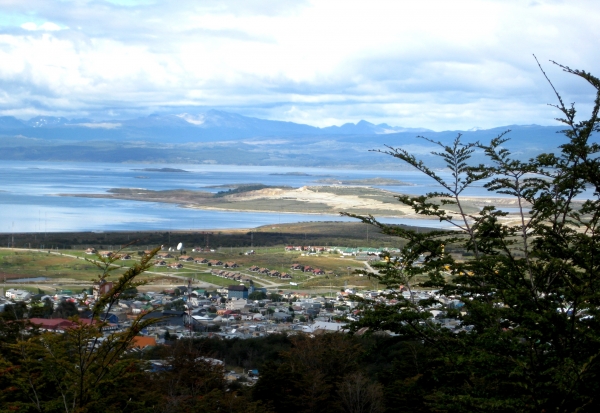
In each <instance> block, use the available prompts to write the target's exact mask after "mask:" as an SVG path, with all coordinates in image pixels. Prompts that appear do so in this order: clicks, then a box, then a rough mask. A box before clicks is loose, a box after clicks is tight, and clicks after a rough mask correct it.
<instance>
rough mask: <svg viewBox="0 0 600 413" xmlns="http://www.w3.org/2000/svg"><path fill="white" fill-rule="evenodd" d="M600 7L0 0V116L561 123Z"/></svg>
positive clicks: (581, 89)
mask: <svg viewBox="0 0 600 413" xmlns="http://www.w3.org/2000/svg"><path fill="white" fill-rule="evenodd" d="M599 21H600V1H597V0H565V1H561V0H535V1H529V0H419V1H414V0H368V1H367V0H362V1H355V0H294V1H286V0H177V1H172V0H0V115H3V116H15V117H17V118H20V119H29V118H32V117H34V116H39V115H43V116H64V117H67V118H89V119H93V120H100V119H103V120H105V119H128V118H133V117H142V116H148V115H150V114H153V113H159V114H161V113H165V114H166V113H191V114H196V113H202V112H204V111H206V110H208V109H219V110H225V111H229V112H234V113H239V114H242V115H246V116H254V117H259V118H263V119H273V120H282V121H291V122H298V123H305V124H309V125H314V126H319V127H323V126H330V125H341V124H344V123H347V122H352V123H356V122H358V121H359V120H361V119H364V120H367V121H369V122H372V123H375V124H379V123H387V124H389V125H392V126H403V127H414V128H417V127H421V128H429V129H433V130H457V129H461V130H466V129H471V128H474V127H479V128H490V127H496V126H504V125H513V124H540V125H555V124H557V122H556V121H555V120H554V118H555V117H557V116H558V112H557V111H556V110H554V109H553V108H552V107H550V106H548V104H554V103H556V97H555V96H554V94H553V91H552V88H551V87H550V86H549V84H548V83H547V81H546V80H545V78H544V76H543V74H542V73H541V71H540V69H539V67H538V65H537V62H536V60H535V59H534V57H533V55H534V54H535V56H537V58H538V60H539V62H540V63H541V64H542V66H543V68H544V70H545V71H546V72H547V74H548V76H549V77H550V78H551V80H552V82H553V83H554V85H555V87H556V89H557V90H558V91H559V92H560V93H561V94H562V96H563V98H564V99H565V101H566V102H568V103H570V102H575V103H576V104H577V106H578V108H579V109H580V110H582V111H583V112H585V110H586V109H587V110H589V108H590V102H591V100H592V99H593V92H594V91H593V90H592V89H591V87H589V86H588V85H586V84H585V82H584V81H582V80H581V79H579V78H577V77H575V76H572V75H568V74H565V73H563V72H562V70H561V68H560V67H558V66H556V65H554V64H552V63H551V62H550V60H553V61H556V62H558V63H561V64H563V65H567V66H569V67H572V68H575V69H582V70H586V71H590V72H591V73H592V74H595V75H596V76H600V53H598V39H600V25H599V24H598V22H599Z"/></svg>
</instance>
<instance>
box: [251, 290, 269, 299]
mask: <svg viewBox="0 0 600 413" xmlns="http://www.w3.org/2000/svg"><path fill="white" fill-rule="evenodd" d="M265 298H267V294H266V293H265V292H263V291H253V292H252V293H251V294H248V299H249V300H264V299H265Z"/></svg>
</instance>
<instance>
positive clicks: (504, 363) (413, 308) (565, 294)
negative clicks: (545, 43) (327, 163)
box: [348, 65, 600, 412]
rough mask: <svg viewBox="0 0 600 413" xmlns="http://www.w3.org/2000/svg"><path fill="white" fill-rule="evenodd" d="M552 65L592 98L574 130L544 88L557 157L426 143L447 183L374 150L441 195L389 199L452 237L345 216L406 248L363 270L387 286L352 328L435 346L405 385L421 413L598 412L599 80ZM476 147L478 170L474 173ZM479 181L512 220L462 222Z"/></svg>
mask: <svg viewBox="0 0 600 413" xmlns="http://www.w3.org/2000/svg"><path fill="white" fill-rule="evenodd" d="M559 66H560V67H561V68H562V69H563V70H564V71H565V72H567V73H569V74H572V75H575V76H577V77H579V78H581V79H583V80H585V81H586V82H587V83H588V84H589V85H591V86H592V87H593V88H594V89H595V93H596V96H595V99H594V105H593V108H592V111H591V115H590V116H589V118H587V119H586V120H583V121H577V120H576V110H575V108H574V106H573V105H571V106H570V107H567V106H566V105H565V104H564V102H563V99H562V97H561V96H560V95H559V94H558V93H557V92H556V90H555V89H554V86H552V88H553V89H554V91H555V92H556V95H557V98H558V102H559V103H558V104H557V105H553V106H554V107H555V108H557V109H558V110H559V111H560V112H561V117H559V118H558V120H559V121H560V122H562V123H563V124H564V125H565V126H566V129H565V130H564V131H563V133H564V135H565V137H566V142H565V143H564V144H563V145H561V146H560V153H557V154H542V155H539V156H538V157H536V158H535V159H531V160H529V161H522V160H518V159H515V158H514V157H513V156H512V154H511V153H510V151H509V150H507V149H506V148H505V147H504V146H503V145H504V143H505V142H506V139H507V138H506V136H505V134H501V135H500V136H498V137H497V138H495V139H493V140H492V141H491V142H490V143H489V144H482V143H479V142H475V143H466V144H464V143H462V142H461V137H460V136H458V137H457V138H456V139H455V140H454V142H453V143H452V144H450V145H444V144H442V143H441V142H432V141H430V140H429V141H430V142H432V143H434V144H436V145H437V146H438V147H439V148H440V150H438V151H437V152H434V155H437V156H439V157H441V158H442V160H443V161H444V162H445V163H446V166H447V168H448V169H449V170H450V172H451V174H450V176H451V178H450V179H448V180H446V179H444V178H443V177H442V176H441V175H440V174H439V173H437V172H436V171H434V170H432V169H430V168H429V167H427V166H426V165H425V164H424V163H423V162H422V161H420V160H418V159H416V158H415V157H414V156H413V155H412V154H410V153H408V152H407V151H406V150H404V149H402V148H392V147H388V149H387V150H384V151H379V152H382V153H385V154H388V155H391V156H394V157H395V158H397V159H399V160H401V161H403V162H405V163H407V164H409V165H411V166H413V167H414V168H416V169H417V170H419V171H421V172H422V173H424V174H425V175H427V176H429V177H430V178H431V179H433V180H434V181H436V182H437V183H438V184H439V185H440V186H441V188H442V190H441V192H436V193H430V194H427V195H425V196H419V197H411V196H406V195H403V196H399V197H398V200H399V201H400V202H402V203H404V204H405V205H408V206H410V207H412V209H413V210H414V211H415V212H416V213H418V214H420V215H424V216H429V217H436V218H438V219H439V220H440V221H444V222H447V223H449V224H451V225H452V227H453V229H452V230H432V231H429V232H420V233H417V232H414V231H410V230H407V229H405V228H401V227H397V226H390V225H385V224H382V223H380V222H378V221H377V220H376V219H375V218H374V217H372V216H356V215H351V214H348V215H350V216H355V217H357V218H359V219H361V220H362V221H363V222H365V223H367V224H370V225H375V226H377V227H379V228H380V229H381V230H382V231H383V232H384V233H386V234H388V235H391V236H397V237H401V238H403V239H405V240H406V244H405V247H404V248H403V249H402V251H401V254H400V257H399V258H398V259H388V260H384V261H383V262H382V263H381V264H380V265H379V266H378V271H377V272H374V273H367V272H365V273H367V274H368V275H369V276H370V277H375V278H377V279H379V280H380V282H382V283H384V284H385V285H386V286H388V287H389V288H393V289H394V290H392V291H391V292H388V295H387V297H386V300H385V301H375V302H373V301H367V300H364V301H363V302H362V315H361V318H360V319H359V320H358V321H357V322H355V323H353V325H352V327H351V328H352V329H353V330H354V331H357V330H358V329H360V328H362V327H369V328H370V329H371V331H376V330H389V331H391V332H394V333H397V334H399V335H400V337H401V338H403V339H404V340H406V341H412V342H415V341H416V342H420V343H422V345H423V346H427V347H428V348H430V349H432V351H433V354H434V355H435V356H434V357H433V358H432V359H429V360H425V361H424V363H426V364H427V369H426V372H425V373H423V374H419V375H418V376H416V377H414V378H413V383H414V384H415V385H416V386H418V387H419V388H420V389H421V391H422V393H423V394H425V395H426V396H425V399H424V400H423V402H422V406H421V407H422V408H423V409H424V411H448V412H455V411H482V412H483V411H517V412H528V411H545V412H549V411H555V412H574V411H579V412H588V411H589V412H592V411H597V410H598V409H599V408H600V400H598V396H597V395H598V394H600V381H599V380H598V377H599V375H600V324H599V317H600V311H599V305H600V271H599V270H600V233H599V230H600V226H599V223H600V159H599V157H598V153H599V151H600V146H599V145H598V143H597V136H598V135H597V134H598V132H600V122H599V119H598V113H599V110H600V80H599V79H598V78H596V77H594V76H592V75H591V74H589V73H587V72H584V71H579V70H573V69H570V68H568V67H566V66H561V65H559ZM540 68H541V67H540ZM544 76H545V73H544ZM546 79H547V77H546ZM550 85H552V84H551V83H550ZM475 150H479V151H482V152H483V153H484V154H485V156H486V158H487V163H486V164H483V165H481V164H480V165H476V164H472V162H471V155H472V154H473V152H474V151H475ZM475 182H482V183H483V184H484V186H485V187H486V188H487V189H488V190H489V191H491V192H494V193H497V194H501V195H502V196H509V197H511V198H513V199H514V200H515V202H516V205H517V208H518V213H517V214H516V219H515V215H512V216H511V215H509V214H508V213H506V212H503V211H502V210H498V209H496V208H495V207H493V206H488V207H484V208H483V209H482V210H481V211H479V213H476V214H473V213H469V212H468V210H467V209H466V208H465V206H464V202H463V198H462V193H463V191H464V190H465V189H466V188H468V187H469V186H470V185H472V184H473V183H475ZM449 247H452V248H453V250H454V251H457V250H461V251H466V252H467V253H469V254H472V258H469V257H468V256H467V255H465V256H463V257H462V258H461V257H460V256H458V255H456V254H450V253H447V252H446V251H447V250H448V248H449ZM419 257H421V260H419ZM423 258H424V259H423ZM421 261H422V262H421ZM399 286H404V287H405V288H404V289H405V290H407V291H404V293H403V294H402V293H400V291H399ZM417 287H419V288H421V290H419V291H417V292H415V288H417ZM432 288H435V289H432ZM434 314H436V315H437V316H436V317H434Z"/></svg>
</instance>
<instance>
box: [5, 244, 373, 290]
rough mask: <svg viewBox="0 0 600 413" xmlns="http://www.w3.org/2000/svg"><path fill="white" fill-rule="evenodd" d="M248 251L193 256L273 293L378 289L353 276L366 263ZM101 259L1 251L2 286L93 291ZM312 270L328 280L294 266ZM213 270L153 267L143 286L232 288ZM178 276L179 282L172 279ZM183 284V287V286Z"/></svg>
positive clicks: (119, 267)
mask: <svg viewBox="0 0 600 413" xmlns="http://www.w3.org/2000/svg"><path fill="white" fill-rule="evenodd" d="M244 251H247V249H245V248H231V247H230V248H221V249H219V250H218V251H216V252H214V253H198V254H191V255H193V256H195V257H199V256H202V257H204V258H208V259H218V260H221V261H223V262H228V261H234V262H236V263H237V264H238V265H239V266H240V267H239V268H235V269H231V270H230V271H233V272H240V273H242V274H245V275H248V276H250V277H251V278H252V279H253V281H254V284H255V285H256V286H257V287H261V286H264V287H267V288H269V289H272V290H273V289H290V288H293V287H292V286H291V285H290V284H289V283H290V281H292V282H295V283H299V284H300V286H301V287H300V288H330V287H332V286H335V287H339V286H343V285H345V284H346V285H355V286H363V287H372V286H373V285H372V283H371V282H370V281H369V280H368V279H367V278H366V277H358V276H355V275H352V273H353V271H354V270H355V269H361V268H364V265H363V263H362V262H359V261H356V260H354V259H351V258H340V257H339V256H338V255H337V254H329V253H323V254H318V255H305V256H302V254H301V253H300V252H285V250H284V247H283V246H280V247H263V248H255V249H254V251H255V254H252V255H244V254H243V252H244ZM131 253H132V255H133V260H123V261H122V260H116V261H115V262H114V266H115V270H114V271H113V273H112V274H114V276H115V277H116V276H118V275H120V274H121V273H122V272H123V271H124V270H125V269H126V268H127V267H128V266H129V265H131V264H132V263H134V262H135V261H134V260H137V259H139V257H138V255H137V252H135V251H132V252H131ZM93 259H97V257H96V256H95V255H86V254H85V253H84V251H78V250H68V251H52V252H48V251H39V250H12V249H0V281H2V282H5V285H6V287H7V288H10V287H14V286H17V285H19V286H21V285H24V286H29V288H31V289H32V291H33V290H35V291H37V289H38V288H40V289H42V290H44V289H46V290H48V291H49V292H54V291H56V290H60V289H70V290H73V291H77V292H79V291H81V290H82V289H84V288H86V287H89V286H90V285H91V283H92V282H93V281H94V280H96V279H97V277H98V276H99V275H100V274H101V271H100V269H99V268H97V267H96V266H95V265H94V264H93V263H92V262H90V260H93ZM166 261H167V262H168V263H171V262H176V259H175V258H172V259H167V260H166ZM296 263H297V264H301V265H310V266H311V267H313V268H320V269H322V270H323V271H325V272H326V274H325V275H319V276H315V275H313V274H311V273H303V272H301V271H292V270H291V269H290V267H291V265H292V264H296ZM250 266H258V267H261V268H262V267H265V268H269V269H270V270H277V271H279V272H287V273H289V274H291V275H292V280H280V279H277V278H273V277H268V276H266V275H261V274H257V273H254V272H250V271H248V268H249V267H250ZM211 269H215V270H220V269H223V268H222V267H212V268H211V267H208V266H207V265H205V264H194V263H183V268H181V269H179V270H175V269H170V268H167V267H152V268H151V269H150V270H149V271H148V272H147V273H145V274H143V275H142V276H141V277H140V280H144V281H147V282H148V283H149V284H150V286H151V285H152V283H154V282H155V283H159V284H160V283H161V282H163V281H165V280H169V281H168V282H169V283H174V284H178V283H183V282H185V281H183V280H181V278H180V277H185V278H188V277H192V278H194V279H195V280H198V281H204V282H207V283H211V284H215V285H219V286H228V285H231V284H233V283H236V282H235V281H232V280H229V279H225V278H221V277H217V276H215V275H212V274H210V271H211ZM171 276H176V277H171ZM37 277H46V278H47V279H46V280H45V281H35V283H33V284H32V282H29V283H24V284H23V283H19V284H17V283H14V282H11V280H12V279H19V278H37ZM178 280H179V281H178Z"/></svg>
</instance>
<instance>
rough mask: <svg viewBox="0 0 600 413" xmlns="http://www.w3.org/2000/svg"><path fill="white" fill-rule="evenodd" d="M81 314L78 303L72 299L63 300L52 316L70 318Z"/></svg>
mask: <svg viewBox="0 0 600 413" xmlns="http://www.w3.org/2000/svg"><path fill="white" fill-rule="evenodd" d="M77 314H79V311H78V310H77V305H76V304H75V303H74V302H72V301H61V302H60V303H58V306H57V307H56V309H55V310H54V312H53V313H52V318H69V317H73V316H76V315H77Z"/></svg>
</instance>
